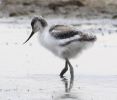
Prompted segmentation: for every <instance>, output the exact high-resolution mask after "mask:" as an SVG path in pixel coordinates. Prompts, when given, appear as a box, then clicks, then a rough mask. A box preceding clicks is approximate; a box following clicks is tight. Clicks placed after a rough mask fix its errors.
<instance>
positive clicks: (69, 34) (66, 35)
mask: <svg viewBox="0 0 117 100" xmlns="http://www.w3.org/2000/svg"><path fill="white" fill-rule="evenodd" d="M59 33H60V34H59ZM61 33H62V34H61ZM75 35H79V31H66V32H58V34H56V35H54V37H55V38H56V39H67V38H71V37H74V36H75Z"/></svg>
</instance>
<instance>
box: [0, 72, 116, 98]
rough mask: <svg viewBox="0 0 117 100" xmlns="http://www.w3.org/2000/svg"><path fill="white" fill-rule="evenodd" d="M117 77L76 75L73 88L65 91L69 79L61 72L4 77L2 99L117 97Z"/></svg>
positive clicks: (0, 88)
mask: <svg viewBox="0 0 117 100" xmlns="http://www.w3.org/2000/svg"><path fill="white" fill-rule="evenodd" d="M66 78H67V79H69V76H67V77H66ZM116 80H117V76H90V75H89V76H88V75H87V76H85V75H79V76H77V75H76V76H75V80H74V86H73V88H72V90H71V92H65V91H66V89H65V82H63V80H62V79H61V78H59V76H58V75H40V74H38V75H37V74H36V75H29V76H25V77H4V78H1V79H0V100H116V99H117V95H116V94H117V89H116V88H117V81H116ZM68 84H69V80H68Z"/></svg>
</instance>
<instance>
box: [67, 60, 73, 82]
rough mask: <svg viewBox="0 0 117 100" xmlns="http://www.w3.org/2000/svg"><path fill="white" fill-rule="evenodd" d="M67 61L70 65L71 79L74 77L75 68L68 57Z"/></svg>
mask: <svg viewBox="0 0 117 100" xmlns="http://www.w3.org/2000/svg"><path fill="white" fill-rule="evenodd" d="M66 61H67V64H68V65H69V67H70V75H71V79H72V80H73V79H74V69H73V67H72V65H71V63H70V62H69V60H68V59H66Z"/></svg>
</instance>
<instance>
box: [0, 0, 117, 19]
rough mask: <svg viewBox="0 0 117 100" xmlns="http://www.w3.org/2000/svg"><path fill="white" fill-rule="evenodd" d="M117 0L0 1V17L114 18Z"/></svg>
mask: <svg viewBox="0 0 117 100" xmlns="http://www.w3.org/2000/svg"><path fill="white" fill-rule="evenodd" d="M116 9H117V0H0V17H6V16H7V17H16V16H33V15H34V14H38V15H42V16H44V17H60V16H61V17H65V18H66V17H78V18H79V17H89V18H92V17H93V18H97V16H98V17H103V18H107V17H109V18H116V17H117V10H116Z"/></svg>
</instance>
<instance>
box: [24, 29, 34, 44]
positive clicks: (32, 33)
mask: <svg viewBox="0 0 117 100" xmlns="http://www.w3.org/2000/svg"><path fill="white" fill-rule="evenodd" d="M33 35H34V32H33V31H32V32H31V34H30V36H29V37H28V39H27V40H26V41H25V42H24V43H23V44H25V43H26V42H28V40H30V38H31V37H32V36H33Z"/></svg>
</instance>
